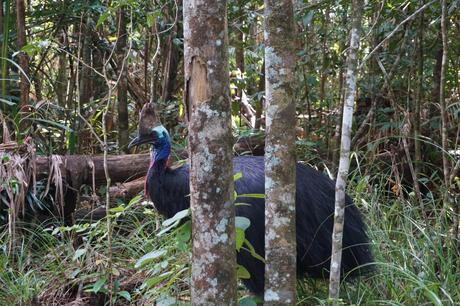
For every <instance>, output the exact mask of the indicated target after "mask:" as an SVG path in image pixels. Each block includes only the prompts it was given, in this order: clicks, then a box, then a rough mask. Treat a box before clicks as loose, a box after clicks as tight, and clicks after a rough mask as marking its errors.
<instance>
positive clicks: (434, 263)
mask: <svg viewBox="0 0 460 306" xmlns="http://www.w3.org/2000/svg"><path fill="white" fill-rule="evenodd" d="M379 179H380V181H379ZM351 181H352V184H351V185H350V186H349V190H350V194H351V195H352V196H353V197H354V199H355V202H356V204H357V205H358V206H359V208H360V210H361V211H362V212H363V216H364V218H365V220H366V223H367V224H368V232H369V236H370V238H371V243H372V245H373V252H374V257H375V267H374V272H373V273H370V274H369V275H366V276H364V277H361V278H356V279H349V278H348V277H347V276H345V279H344V281H343V282H342V286H341V297H342V301H343V304H344V305H457V304H458V301H460V286H459V284H460V268H459V266H460V260H459V245H460V243H459V241H458V240H456V239H454V238H453V233H454V229H453V228H452V222H451V219H452V218H453V216H452V214H451V213H452V212H451V211H449V209H446V208H445V206H443V205H442V204H441V201H437V200H434V199H432V198H433V197H427V198H426V199H425V203H424V210H425V212H426V213H425V214H422V213H421V209H420V205H419V204H418V203H417V202H416V200H415V199H414V198H413V197H412V196H411V195H410V194H409V195H407V196H406V197H405V199H403V198H402V197H398V196H395V195H394V194H392V193H391V192H388V190H386V187H382V186H385V184H383V183H384V182H385V181H386V178H385V177H383V175H382V177H381V178H378V177H373V178H369V177H366V176H358V175H356V176H353V177H352V180H351ZM370 181H372V182H373V183H372V184H370V183H369V182H370ZM379 182H380V183H379ZM443 207H444V208H443ZM186 215H187V212H183V213H182V214H181V215H179V216H176V217H175V219H170V220H166V221H165V220H161V219H160V218H159V217H158V215H157V214H156V212H155V210H154V208H153V207H152V206H150V205H149V204H146V203H143V202H141V200H140V197H137V198H135V199H133V200H132V201H131V202H130V203H127V204H120V205H119V206H117V207H115V208H112V209H111V218H112V219H113V221H114V222H113V228H112V231H113V240H112V246H111V247H112V254H113V255H112V259H111V260H110V258H109V257H108V256H109V252H108V250H109V246H108V245H107V225H106V220H105V219H102V220H100V221H97V222H93V223H91V224H90V223H84V224H77V225H74V226H72V227H63V226H58V224H59V223H56V222H55V223H53V222H48V223H46V225H44V224H42V225H33V224H21V223H17V227H18V228H19V230H18V231H19V235H17V236H18V237H20V238H17V239H16V241H14V243H13V249H12V250H10V248H9V246H10V240H9V236H8V230H7V228H4V229H2V230H1V232H0V305H34V304H36V303H37V302H39V303H41V304H42V305H65V304H67V303H70V302H75V301H79V302H81V304H82V305H85V303H89V301H90V300H91V301H94V300H98V301H99V304H100V305H102V304H104V303H106V304H107V302H108V297H109V296H110V295H111V296H112V300H113V302H114V304H115V305H151V304H152V301H156V302H157V304H158V305H182V304H184V305H187V304H189V297H190V291H189V276H190V266H189V262H190V259H191V252H190V248H189V239H190V227H191V226H190V222H188V221H185V220H186V219H183V217H185V216H186ZM345 222H346V220H345ZM238 223H239V227H240V230H239V231H240V233H239V234H238V235H237V236H239V238H238V239H240V240H239V242H238V243H237V246H239V247H248V248H250V246H248V245H245V244H244V233H241V229H243V231H244V227H245V226H248V224H247V223H246V220H239V221H238ZM255 256H256V254H255ZM110 266H111V267H112V268H111V273H109V267H110ZM238 273H239V276H240V277H241V278H243V277H247V275H246V272H245V271H244V270H241V269H240V270H239V271H238ZM110 284H112V285H111V286H110ZM109 288H112V292H111V293H110V291H109ZM246 294H247V292H245V291H244V288H243V287H241V291H240V296H241V297H243V296H245V295H246ZM298 303H299V305H327V304H328V300H327V282H326V281H318V280H311V279H308V278H306V279H303V280H300V281H299V284H298ZM240 304H242V305H254V303H253V301H252V299H249V298H243V299H240Z"/></svg>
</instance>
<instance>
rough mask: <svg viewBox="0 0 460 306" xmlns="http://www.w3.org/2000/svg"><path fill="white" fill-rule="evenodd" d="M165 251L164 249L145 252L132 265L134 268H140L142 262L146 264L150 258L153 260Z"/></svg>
mask: <svg viewBox="0 0 460 306" xmlns="http://www.w3.org/2000/svg"><path fill="white" fill-rule="evenodd" d="M166 253H167V251H166V250H156V251H153V252H150V253H147V254H145V255H144V256H142V257H141V258H140V259H139V260H138V261H137V262H136V264H135V265H134V268H136V269H137V268H140V267H141V266H143V265H144V264H146V263H147V262H149V261H151V260H154V259H157V258H159V257H161V256H163V255H164V254H166Z"/></svg>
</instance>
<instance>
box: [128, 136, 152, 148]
mask: <svg viewBox="0 0 460 306" xmlns="http://www.w3.org/2000/svg"><path fill="white" fill-rule="evenodd" d="M153 135H155V133H153ZM153 135H138V136H137V137H136V138H134V139H133V140H132V141H131V142H130V143H129V145H128V150H131V149H132V148H133V147H135V146H140V145H142V144H146V143H153V142H155V137H153Z"/></svg>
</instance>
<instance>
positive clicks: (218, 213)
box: [183, 0, 236, 305]
mask: <svg viewBox="0 0 460 306" xmlns="http://www.w3.org/2000/svg"><path fill="white" fill-rule="evenodd" d="M183 10H184V30H185V31H184V67H185V93H184V96H185V105H186V107H187V115H188V122H189V150H190V162H191V167H190V206H191V209H192V235H193V242H192V244H193V247H192V254H193V255H192V285H191V296H192V305H234V304H236V258H235V227H234V226H235V207H234V205H233V163H232V130H231V108H230V92H229V83H230V81H229V70H228V49H227V48H228V36H227V2H226V1H225V0H218V1H211V0H205V1H196V0H185V1H184V5H183Z"/></svg>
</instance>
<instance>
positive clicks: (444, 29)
mask: <svg viewBox="0 0 460 306" xmlns="http://www.w3.org/2000/svg"><path fill="white" fill-rule="evenodd" d="M441 6H442V15H441V33H442V61H441V76H440V82H439V84H440V88H439V104H440V106H441V139H442V142H441V145H442V166H443V173H444V184H445V185H446V186H445V187H446V188H449V185H450V182H449V168H450V166H449V157H448V156H447V146H448V143H447V110H446V108H447V107H446V97H445V92H446V71H447V52H448V49H447V20H446V19H447V16H446V15H447V4H446V0H441Z"/></svg>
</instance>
